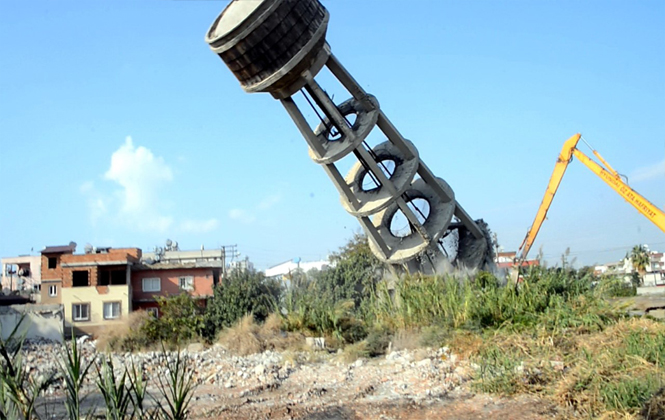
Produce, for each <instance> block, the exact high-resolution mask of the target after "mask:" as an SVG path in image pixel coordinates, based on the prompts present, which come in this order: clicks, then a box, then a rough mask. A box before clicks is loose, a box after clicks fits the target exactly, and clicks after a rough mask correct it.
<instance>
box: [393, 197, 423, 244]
mask: <svg viewBox="0 0 665 420" xmlns="http://www.w3.org/2000/svg"><path fill="white" fill-rule="evenodd" d="M406 205H407V206H408V207H409V209H411V211H412V212H413V214H414V215H415V216H416V219H417V220H418V222H420V224H421V225H423V224H425V221H426V220H427V218H428V217H429V212H430V205H429V201H427V200H426V199H424V198H414V199H412V200H408V201H407V202H406ZM413 232H414V230H413V229H412V228H411V224H410V223H409V219H408V218H407V217H406V215H405V214H404V212H403V211H402V210H397V211H396V212H395V214H393V217H392V218H391V219H390V233H391V234H392V235H393V236H394V237H396V238H405V237H407V236H409V235H411V234H412V233H413Z"/></svg>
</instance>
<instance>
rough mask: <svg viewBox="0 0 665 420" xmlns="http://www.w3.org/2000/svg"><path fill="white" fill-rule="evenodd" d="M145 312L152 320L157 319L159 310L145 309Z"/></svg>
mask: <svg viewBox="0 0 665 420" xmlns="http://www.w3.org/2000/svg"><path fill="white" fill-rule="evenodd" d="M145 311H146V312H147V313H148V314H149V315H150V316H152V317H154V318H159V309H158V308H146V309H145Z"/></svg>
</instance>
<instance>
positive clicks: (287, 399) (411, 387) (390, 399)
mask: <svg viewBox="0 0 665 420" xmlns="http://www.w3.org/2000/svg"><path fill="white" fill-rule="evenodd" d="M424 360H425V362H422V361H421V363H420V365H419V366H418V364H417V363H415V365H416V366H414V363H409V364H403V363H400V361H399V360H397V359H396V361H395V363H390V362H387V361H385V360H383V361H369V362H364V363H362V364H361V363H356V364H351V365H341V366H340V365H335V364H333V363H329V362H328V363H322V364H319V365H315V366H311V367H309V368H308V367H303V368H301V369H299V370H297V371H296V372H294V373H293V374H291V375H290V376H289V377H288V378H287V379H285V380H283V381H281V382H273V383H266V384H262V385H258V386H250V387H240V388H225V387H219V386H215V385H202V386H200V387H198V388H197V390H196V395H195V397H194V401H193V403H192V404H193V408H194V417H195V418H200V419H202V418H213V419H238V420H239V419H257V420H259V419H302V420H356V419H358V420H360V419H377V420H397V419H405V420H406V419H409V420H421V419H462V420H467V419H468V420H471V419H497V420H498V419H515V420H527V419H563V418H568V417H569V416H566V415H565V413H562V412H561V410H559V409H557V407H555V406H554V405H553V404H552V403H551V402H548V401H546V400H542V399H538V398H536V397H531V396H521V397H516V398H502V397H497V396H490V395H486V394H476V393H474V392H473V391H471V390H470V387H469V384H470V379H469V377H468V376H466V375H464V372H463V371H462V372H459V369H457V370H455V371H456V372H458V374H455V373H454V372H453V371H451V370H449V372H448V374H446V375H439V374H432V373H433V372H435V371H436V370H439V371H440V370H441V366H437V365H430V364H429V363H428V361H427V359H424ZM461 364H464V363H461Z"/></svg>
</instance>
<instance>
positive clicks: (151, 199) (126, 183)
mask: <svg viewBox="0 0 665 420" xmlns="http://www.w3.org/2000/svg"><path fill="white" fill-rule="evenodd" d="M104 178H105V179H108V180H110V181H115V182H117V183H118V184H120V186H121V187H122V189H121V190H120V200H121V203H122V205H121V208H122V211H123V212H124V213H126V214H128V215H132V216H139V217H145V216H150V217H152V216H155V213H156V210H157V207H158V205H159V203H158V202H157V199H158V194H157V193H158V191H159V189H160V188H161V187H162V186H163V185H165V184H166V183H168V182H170V181H172V180H173V174H172V172H171V168H170V167H169V166H168V165H167V164H166V163H165V162H164V159H162V158H161V157H155V156H154V155H153V154H152V152H151V151H150V150H149V149H147V148H145V147H143V146H139V147H134V143H133V142H132V138H131V137H127V139H126V140H125V144H123V145H122V146H121V147H120V149H118V150H116V151H115V152H114V153H113V155H112V156H111V167H110V168H109V170H108V171H107V172H106V173H105V174H104ZM161 223H163V221H162V222H160V224H161Z"/></svg>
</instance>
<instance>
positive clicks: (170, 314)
mask: <svg viewBox="0 0 665 420" xmlns="http://www.w3.org/2000/svg"><path fill="white" fill-rule="evenodd" d="M157 303H158V304H159V313H160V317H159V318H154V319H150V320H149V321H148V322H147V323H146V324H145V325H144V327H143V329H144V331H145V333H146V335H147V337H148V339H150V340H151V341H153V342H159V341H164V342H168V343H171V344H182V343H186V342H187V341H189V340H192V339H195V338H197V337H198V336H199V334H200V333H201V331H202V329H203V326H204V324H203V308H202V307H201V305H200V304H199V302H198V301H197V300H196V299H194V298H192V297H191V296H190V295H189V294H187V293H180V294H178V295H172V296H168V297H159V298H157Z"/></svg>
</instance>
